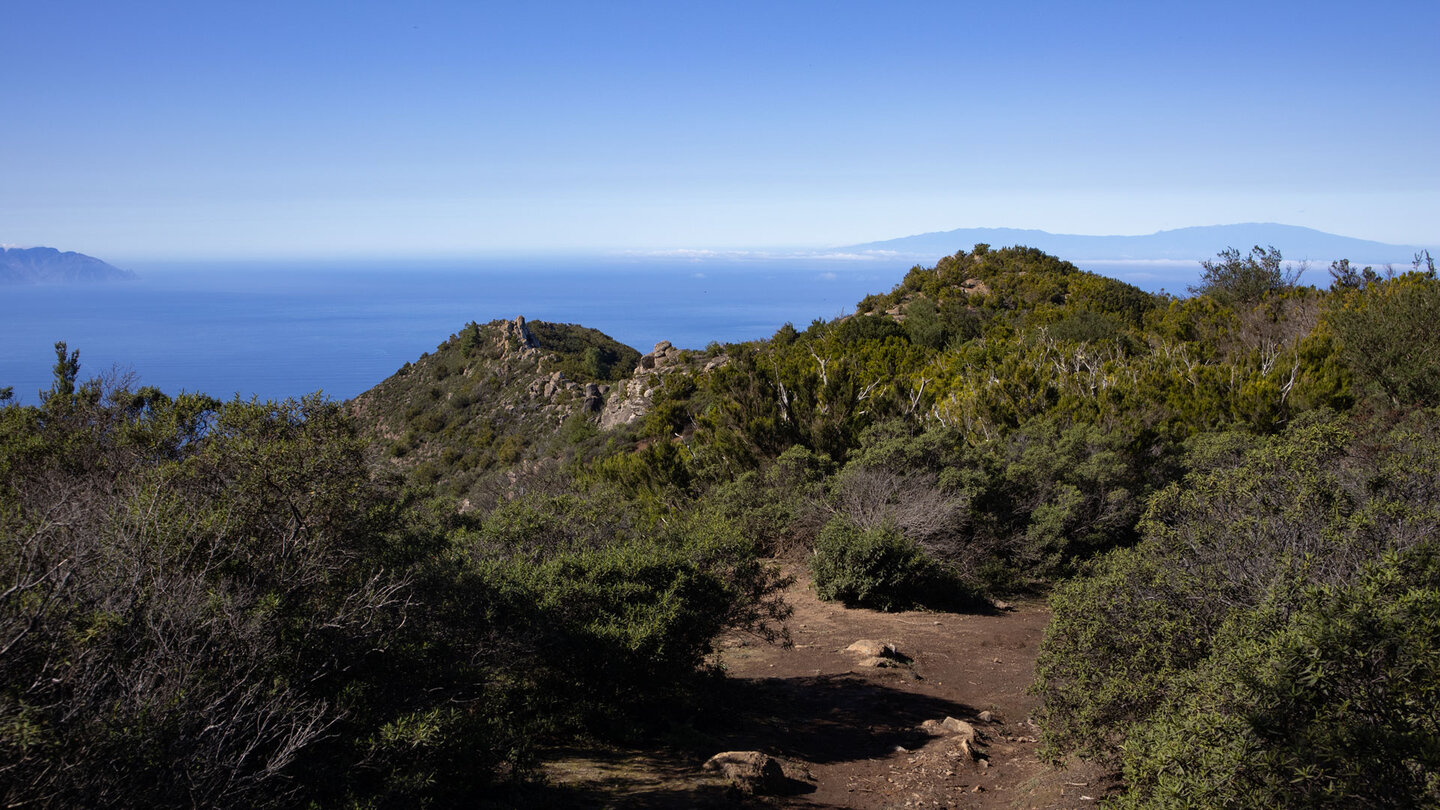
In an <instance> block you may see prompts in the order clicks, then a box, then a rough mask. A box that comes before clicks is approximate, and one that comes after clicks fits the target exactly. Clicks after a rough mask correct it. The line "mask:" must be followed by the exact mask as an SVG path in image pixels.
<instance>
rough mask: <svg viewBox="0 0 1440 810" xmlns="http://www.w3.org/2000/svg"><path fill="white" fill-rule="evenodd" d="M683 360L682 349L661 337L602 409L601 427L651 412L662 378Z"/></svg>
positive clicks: (614, 425)
mask: <svg viewBox="0 0 1440 810" xmlns="http://www.w3.org/2000/svg"><path fill="white" fill-rule="evenodd" d="M683 360H684V356H683V355H682V354H681V352H680V350H679V349H677V348H675V347H674V346H672V345H671V344H670V341H668V340H662V341H660V342H659V343H656V344H655V348H654V349H653V350H652V351H651V352H650V353H649V354H647V355H644V356H643V357H641V358H640V362H639V363H637V364H636V365H635V372H634V374H633V375H632V376H631V377H630V379H629V380H627V381H626V382H625V385H624V387H623V388H621V389H620V390H618V391H617V392H616V395H615V396H613V397H611V398H610V400H609V402H607V403H606V404H605V407H604V409H603V410H602V411H601V412H600V427H601V428H603V429H605V430H613V429H615V428H617V427H619V426H621V425H628V424H631V423H633V422H635V421H637V420H639V419H642V418H644V416H645V414H647V413H649V412H650V404H651V400H652V397H653V396H654V394H655V389H656V388H658V387H659V385H660V380H661V378H662V377H663V376H664V375H665V374H666V373H668V372H670V371H673V370H675V369H676V368H677V367H678V366H679V365H680V364H681V363H682V362H683Z"/></svg>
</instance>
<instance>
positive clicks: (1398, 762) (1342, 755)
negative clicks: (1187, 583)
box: [1120, 557, 1440, 809]
mask: <svg viewBox="0 0 1440 810" xmlns="http://www.w3.org/2000/svg"><path fill="white" fill-rule="evenodd" d="M1420 567H1421V568H1425V567H1428V568H1429V572H1428V576H1427V575H1425V574H1424V573H1421V572H1417V571H1416V570H1414V569H1415V568H1416V566H1414V565H1413V564H1409V563H1408V562H1402V561H1401V560H1400V559H1399V558H1397V557H1390V558H1389V559H1387V560H1386V561H1385V562H1384V563H1382V564H1380V565H1377V566H1376V567H1374V568H1372V569H1371V570H1369V571H1368V572H1367V573H1366V575H1364V576H1363V577H1362V578H1361V579H1360V580H1359V581H1357V582H1355V583H1353V584H1349V585H1343V586H1328V587H1306V588H1303V589H1301V590H1300V592H1299V593H1298V594H1297V595H1296V598H1295V600H1294V602H1293V603H1292V602H1290V601H1289V600H1276V601H1274V602H1272V603H1271V604H1269V605H1266V606H1265V607H1263V608H1262V609H1261V610H1260V611H1257V612H1256V613H1255V614H1251V615H1245V616H1241V617H1236V619H1235V620H1233V621H1232V622H1230V623H1229V624H1227V626H1226V627H1225V628H1223V629H1222V630H1221V632H1220V633H1219V634H1218V636H1217V639H1216V643H1215V650H1216V652H1215V654H1214V655H1212V656H1211V657H1210V658H1209V659H1208V660H1207V661H1206V662H1205V665H1204V666H1203V667H1201V668H1199V669H1197V670H1196V671H1195V672H1194V673H1192V674H1190V675H1189V676H1187V677H1186V678H1185V679H1184V681H1185V683H1186V685H1187V687H1188V688H1187V689H1185V690H1184V691H1183V692H1182V693H1181V694H1180V695H1179V696H1178V697H1177V699H1175V700H1173V701H1171V702H1170V703H1167V704H1166V705H1165V706H1164V707H1163V709H1162V710H1161V711H1159V712H1157V713H1156V714H1155V716H1154V717H1152V718H1151V720H1149V721H1148V722H1147V723H1145V724H1144V725H1142V726H1141V727H1139V728H1138V729H1136V731H1135V732H1134V733H1132V734H1131V737H1130V740H1129V741H1128V742H1127V743H1126V745H1125V747H1124V772H1125V784H1126V785H1127V787H1128V791H1127V794H1126V796H1125V799H1124V800H1123V801H1122V802H1120V806H1122V807H1136V808H1138V807H1194V806H1197V805H1198V806H1207V807H1267V808H1269V807H1276V808H1282V807H1290V808H1297V809H1298V808H1309V807H1337V806H1348V807H1394V808H1402V807H1427V806H1428V807H1434V806H1436V805H1437V804H1440V713H1437V712H1436V710H1435V708H1436V706H1437V705H1440V577H1437V576H1436V574H1437V573H1440V568H1436V567H1435V566H1434V564H1433V559H1432V561H1431V563H1430V565H1428V566H1424V565H1422V566H1420ZM1407 568H1408V569H1411V570H1406V569H1407Z"/></svg>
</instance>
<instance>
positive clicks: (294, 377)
mask: <svg viewBox="0 0 1440 810" xmlns="http://www.w3.org/2000/svg"><path fill="white" fill-rule="evenodd" d="M912 264H913V262H912V261H909V260H898V259H897V260H885V259H866V260H826V259H771V260H756V259H751V260H745V259H717V258H706V259H699V260H685V259H673V258H664V259H660V258H648V257H647V258H639V259H626V258H614V257H604V258H584V259H582V258H571V259H556V258H548V259H543V260H542V259H533V260H498V259H489V260H483V261H463V262H461V261H455V262H413V263H401V262H310V263H278V262H248V263H238V262H230V263H221V262H212V263H204V262H200V263H169V264H161V263H153V264H150V265H143V264H130V265H128V269H132V270H134V271H135V272H137V273H138V274H139V275H140V280H139V281H135V282H131V283H123V284H112V285H102V286H67V287H0V387H3V386H7V385H9V386H13V387H14V389H15V394H16V396H17V397H18V398H19V399H20V400H21V401H22V402H27V403H33V402H35V401H36V396H35V395H36V392H37V391H39V390H40V389H42V388H47V387H48V386H49V384H50V379H51V371H50V369H51V366H52V365H53V364H54V358H55V353H54V348H53V346H54V343H55V341H57V340H63V341H66V342H67V343H68V344H69V346H70V348H72V349H79V351H80V363H81V377H82V378H86V377H89V376H91V375H94V374H97V373H102V372H107V371H110V370H112V369H115V370H118V371H120V372H121V373H127V372H128V373H133V374H134V375H135V377H136V378H137V383H138V384H140V385H155V386H158V387H159V388H161V389H162V390H165V391H167V392H170V393H175V392H178V391H181V390H185V391H204V392H206V393H209V394H212V395H215V396H220V397H226V398H228V397H231V396H236V395H238V396H240V397H243V398H249V397H251V396H258V397H261V398H276V399H279V398H284V397H291V396H300V395H302V394H306V393H309V392H312V391H316V390H320V391H323V392H325V393H326V394H328V395H329V396H331V397H334V398H337V399H348V398H350V397H353V396H355V395H356V394H359V393H360V392H362V391H364V390H366V389H367V388H370V387H371V386H373V385H375V384H376V383H378V382H380V381H381V380H383V379H384V378H385V377H387V376H389V375H390V374H392V373H393V372H394V371H395V370H396V369H397V368H399V367H400V366H401V365H403V364H404V363H406V362H407V361H410V360H414V359H415V358H416V357H418V356H419V355H420V353H421V352H425V351H433V350H434V349H435V347H436V345H437V344H439V343H441V342H443V341H444V340H445V339H446V338H447V337H448V336H449V335H450V334H451V333H453V332H456V331H458V330H459V329H460V328H461V327H462V326H464V325H465V324H466V323H467V322H469V321H472V320H473V321H478V322H480V323H485V322H487V321H491V320H494V319H496V318H514V317H515V316H516V315H524V316H525V317H526V318H527V319H532V320H545V321H556V322H561V323H579V324H583V325H585V326H589V327H593V328H596V329H599V330H601V331H603V332H605V333H607V334H609V335H610V336H612V337H614V338H615V339H617V340H619V341H621V342H622V343H626V344H629V345H631V346H634V347H635V348H637V349H639V350H641V351H649V349H650V348H651V347H652V346H653V345H654V344H655V343H657V342H658V341H661V340H668V341H670V342H672V343H674V344H675V345H676V346H679V347H682V348H704V346H705V345H706V344H708V343H710V342H711V341H718V342H721V343H725V342H738V341H744V340H752V339H757V338H765V337H769V336H770V335H772V334H774V333H775V330H777V329H778V328H780V327H781V326H782V325H783V324H785V323H786V322H791V323H794V324H795V325H796V326H799V327H801V328H803V327H805V326H807V325H809V323H810V322H811V321H812V320H814V319H815V318H826V319H828V318H833V317H836V316H838V315H843V314H846V313H849V312H852V311H853V310H854V306H855V303H856V302H857V301H859V300H860V299H861V298H863V297H864V296H866V295H868V294H870V293H876V292H886V291H888V290H889V289H890V288H891V287H893V286H894V285H895V284H896V283H898V282H899V281H900V280H901V279H902V278H903V277H904V275H905V272H906V271H907V270H908V269H909V268H910V267H911V266H912ZM1094 269H1096V270H1097V271H1098V272H1106V270H1105V269H1101V268H1099V267H1097V268H1094ZM1171 270H1173V268H1171V269H1170V270H1167V269H1166V268H1164V267H1160V266H1158V265H1157V266H1155V267H1150V266H1145V267H1140V266H1121V267H1118V269H1111V270H1110V271H1109V272H1108V273H1107V274H1109V275H1114V276H1116V277H1120V278H1126V280H1129V281H1131V282H1132V283H1136V284H1138V285H1139V286H1142V287H1145V288H1147V289H1158V288H1159V287H1160V286H1165V285H1164V284H1163V283H1155V281H1154V280H1153V279H1147V278H1145V277H1143V276H1145V274H1147V273H1152V272H1154V273H1160V274H1162V275H1163V274H1164V273H1165V272H1170V271H1171ZM1127 275H1128V276H1130V277H1129V278H1127ZM1189 275H1190V276H1193V275H1194V273H1193V272H1192V273H1189ZM1170 286H1171V288H1172V289H1174V288H1175V287H1177V286H1178V287H1179V288H1182V289H1183V282H1182V283H1180V284H1178V285H1176V284H1172V285H1170Z"/></svg>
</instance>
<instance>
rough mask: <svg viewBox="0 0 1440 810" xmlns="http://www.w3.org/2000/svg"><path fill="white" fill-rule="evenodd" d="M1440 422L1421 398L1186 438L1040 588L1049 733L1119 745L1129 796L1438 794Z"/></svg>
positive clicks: (1179, 801)
mask: <svg viewBox="0 0 1440 810" xmlns="http://www.w3.org/2000/svg"><path fill="white" fill-rule="evenodd" d="M1437 438H1440V421H1437V420H1436V418H1435V417H1434V415H1433V414H1416V415H1414V416H1412V417H1411V418H1410V419H1409V420H1408V421H1407V422H1405V423H1403V424H1401V425H1400V426H1398V427H1396V428H1395V429H1393V430H1389V431H1380V432H1377V433H1373V434H1371V433H1367V431H1366V430H1365V429H1364V428H1363V427H1361V428H1358V429H1357V428H1352V427H1351V425H1350V424H1349V423H1348V422H1347V421H1346V420H1345V419H1343V418H1338V417H1334V416H1330V417H1322V418H1312V419H1307V420H1305V421H1303V422H1302V423H1298V424H1296V425H1295V426H1294V427H1292V428H1291V429H1290V430H1289V431H1287V432H1286V433H1285V434H1284V435H1282V436H1279V437H1275V438H1273V439H1267V440H1237V439H1238V437H1236V439H1230V440H1220V441H1215V440H1207V441H1205V442H1197V443H1195V444H1194V445H1193V449H1192V455H1191V459H1190V465H1191V467H1192V469H1193V470H1194V472H1193V473H1192V474H1191V476H1190V477H1188V478H1187V479H1186V480H1185V482H1184V484H1183V486H1171V487H1169V488H1167V489H1165V490H1164V491H1162V492H1161V493H1159V494H1157V495H1156V496H1155V498H1154V499H1153V500H1152V501H1151V504H1150V508H1149V512H1148V513H1147V516H1146V519H1145V521H1144V522H1143V523H1142V526H1143V527H1144V533H1145V538H1144V540H1143V541H1142V542H1141V543H1140V544H1139V545H1138V546H1136V547H1135V548H1133V549H1130V550H1126V551H1121V552H1116V553H1114V554H1112V555H1110V556H1109V557H1107V558H1106V559H1105V560H1104V561H1103V562H1102V563H1100V564H1098V565H1097V566H1096V567H1095V568H1094V570H1092V571H1091V572H1090V573H1089V574H1088V575H1087V576H1084V577H1081V578H1078V579H1075V580H1073V581H1071V582H1070V583H1067V584H1064V585H1062V586H1060V587H1059V588H1057V589H1056V590H1055V592H1054V594H1053V595H1052V606H1053V608H1054V610H1055V618H1054V621H1053V623H1052V626H1051V628H1050V630H1049V631H1048V632H1047V635H1046V639H1045V642H1044V644H1043V646H1042V652H1041V658H1040V662H1039V664H1038V666H1037V689H1038V691H1039V693H1040V694H1041V696H1042V698H1043V701H1044V703H1043V707H1042V710H1041V712H1040V715H1039V716H1040V719H1041V721H1042V725H1043V728H1044V730H1045V735H1046V738H1045V739H1046V744H1047V746H1048V747H1049V750H1050V751H1051V752H1052V753H1057V754H1058V753H1060V752H1066V751H1073V752H1077V753H1080V754H1082V755H1086V756H1091V757H1098V758H1101V759H1103V760H1106V761H1110V762H1118V763H1122V764H1123V765H1124V767H1125V769H1126V774H1127V780H1128V781H1127V783H1128V784H1129V786H1130V792H1129V794H1127V797H1126V802H1129V803H1132V804H1134V805H1135V806H1181V805H1184V806H1196V805H1202V806H1218V805H1225V804H1231V803H1234V804H1239V805H1244V806H1294V807H1304V806H1314V805H1315V804H1353V803H1356V802H1359V803H1360V804H1364V805H1367V806H1369V805H1371V804H1374V803H1379V804H1382V805H1391V806H1413V803H1415V802H1416V801H1417V800H1419V801H1420V803H1422V804H1423V803H1429V802H1434V801H1436V799H1437V797H1440V794H1437V793H1436V790H1437V786H1440V783H1437V781H1436V780H1437V778H1440V747H1437V743H1440V739H1437V737H1436V723H1435V720H1434V715H1433V713H1432V712H1429V711H1428V710H1425V711H1420V710H1419V709H1418V708H1416V707H1418V706H1420V705H1422V703H1425V702H1428V701H1429V700H1432V699H1433V697H1432V695H1433V692H1434V689H1435V687H1434V683H1435V681H1434V672H1435V669H1436V667H1437V661H1436V659H1435V657H1434V652H1433V651H1434V650H1435V649H1437V646H1436V645H1437V642H1440V637H1437V635H1436V633H1437V630H1440V623H1437V615H1436V609H1437V603H1436V600H1435V597H1434V594H1435V583H1436V580H1435V576H1436V570H1435V563H1434V560H1435V558H1436V555H1437V553H1440V547H1437V546H1436V538H1435V535H1434V527H1435V526H1436V525H1437V523H1440V484H1437V482H1440V452H1437V450H1436V448H1437V447H1440V443H1437V441H1436V439H1437ZM1412 678H1415V679H1418V682H1417V681H1412V680H1411V679H1412ZM1384 773H1389V774H1391V775H1392V776H1391V777H1388V778H1386V779H1381V780H1374V779H1371V778H1369V777H1368V776H1367V774H1368V775H1371V776H1373V775H1375V774H1384Z"/></svg>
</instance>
